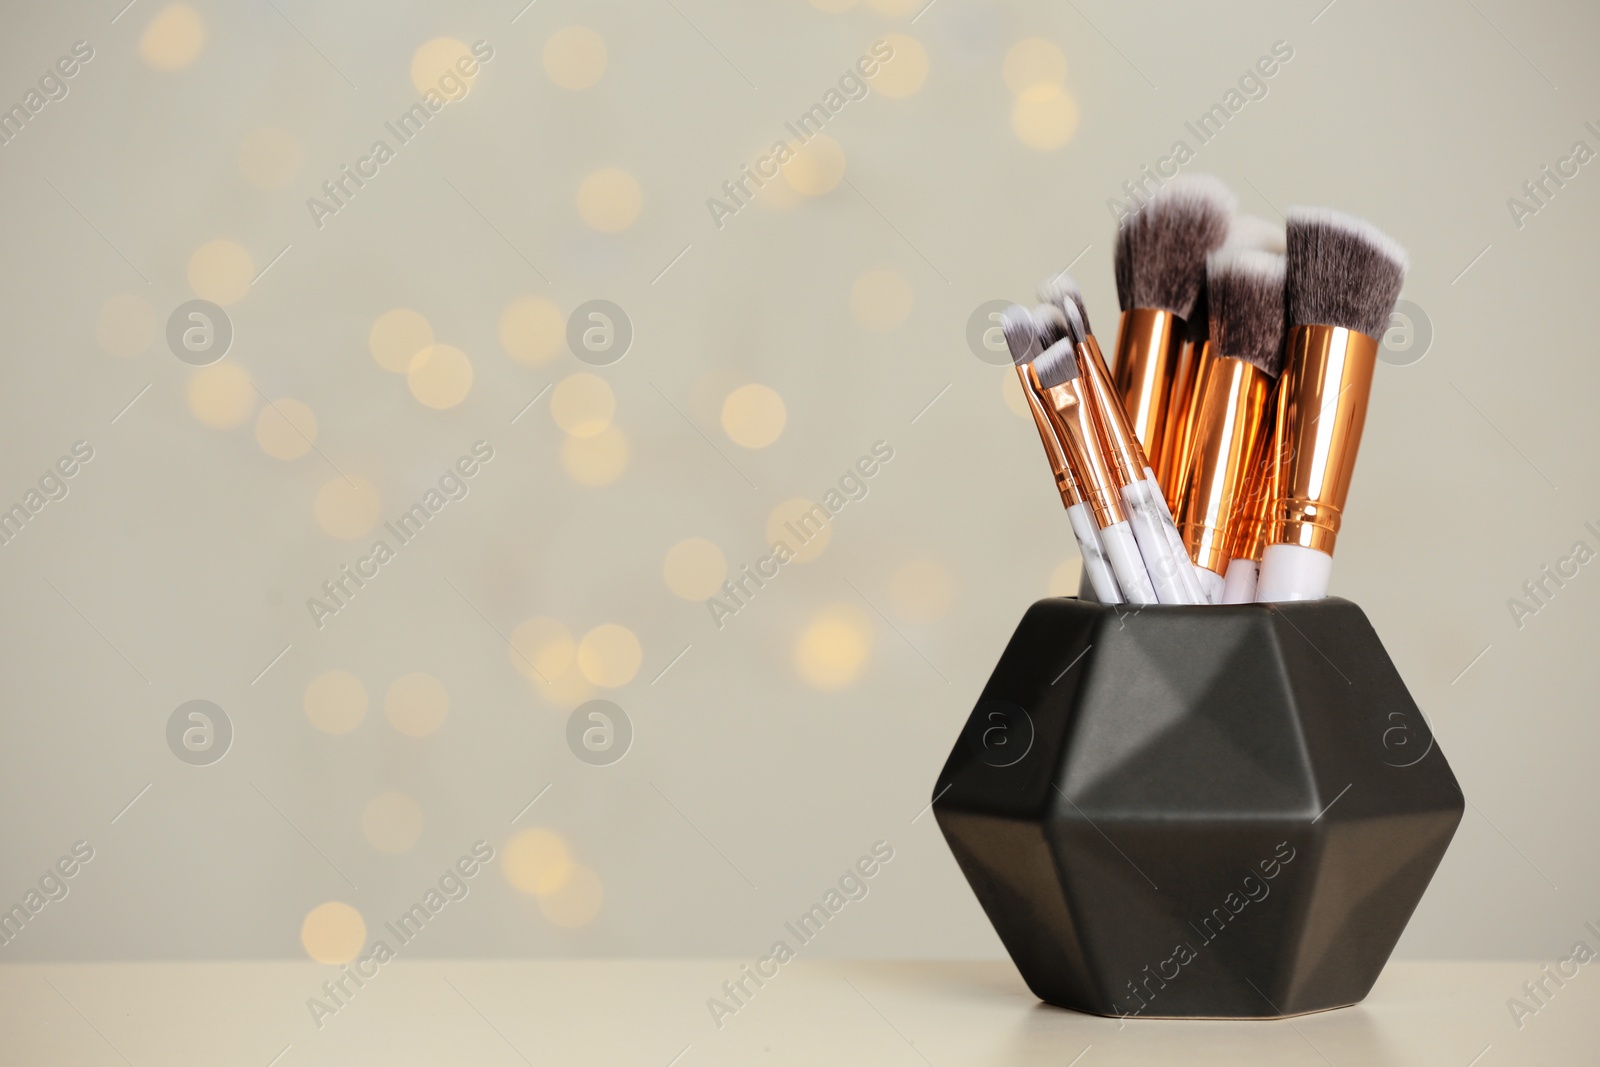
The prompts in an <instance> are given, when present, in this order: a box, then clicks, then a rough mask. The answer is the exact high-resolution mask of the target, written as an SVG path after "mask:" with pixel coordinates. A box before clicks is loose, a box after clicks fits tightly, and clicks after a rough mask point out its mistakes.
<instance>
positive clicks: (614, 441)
mask: <svg viewBox="0 0 1600 1067" xmlns="http://www.w3.org/2000/svg"><path fill="white" fill-rule="evenodd" d="M628 455H629V451H628V438H627V436H626V435H624V434H623V432H622V431H621V430H619V429H617V428H616V427H615V426H607V427H606V428H605V429H604V430H602V431H600V432H599V433H597V434H595V435H594V436H593V437H572V436H570V435H569V436H568V437H566V438H565V439H564V440H563V441H562V442H561V466H562V467H563V468H564V469H565V470H566V472H567V474H568V475H569V476H570V477H571V478H572V480H573V481H575V482H577V483H578V484H579V485H591V486H602V485H610V484H611V483H612V482H614V481H616V480H617V479H618V478H620V477H622V472H623V471H625V470H626V469H627V468H628Z"/></svg>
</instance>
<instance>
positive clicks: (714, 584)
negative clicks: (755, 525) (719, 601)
mask: <svg viewBox="0 0 1600 1067" xmlns="http://www.w3.org/2000/svg"><path fill="white" fill-rule="evenodd" d="M661 576H662V577H663V578H664V579H666V582H667V588H668V589H671V590H672V591H673V592H674V593H675V594H677V595H678V596H681V597H682V598H683V599H685V600H705V599H707V598H709V597H711V596H714V595H715V594H716V592H717V590H718V589H719V588H721V586H722V583H723V580H724V579H726V578H727V577H728V560H727V558H726V557H725V556H723V554H722V549H720V548H718V547H717V546H716V545H715V544H713V543H712V542H710V541H707V540H706V539H705V538H704V537H687V538H684V539H683V540H682V541H679V542H678V543H677V544H675V545H673V546H672V547H671V548H669V549H667V557H666V559H665V560H663V561H662V564H661Z"/></svg>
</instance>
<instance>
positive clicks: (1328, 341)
mask: <svg viewBox="0 0 1600 1067" xmlns="http://www.w3.org/2000/svg"><path fill="white" fill-rule="evenodd" d="M1405 272H1406V254H1405V250H1404V249H1402V248H1401V247H1400V246H1399V245H1398V244H1396V243H1395V242H1394V241H1393V240H1391V239H1390V238H1389V237H1388V236H1386V235H1385V234H1383V233H1382V232H1380V231H1379V230H1378V229H1377V228H1376V227H1374V226H1372V225H1371V224H1370V223H1367V222H1364V221H1363V220H1361V219H1358V218H1355V217H1353V216H1350V215H1345V214H1343V213H1341V212H1337V211H1331V210H1329V209H1327V208H1291V209H1290V210H1289V214H1288V257H1287V270H1286V274H1285V292H1286V299H1287V304H1288V311H1289V323H1290V328H1289V341H1288V365H1287V367H1286V369H1285V370H1284V373H1283V379H1282V381H1281V382H1280V384H1279V387H1278V408H1277V415H1276V418H1275V421H1274V426H1273V438H1274V441H1273V445H1274V453H1273V455H1274V463H1273V468H1272V482H1271V493H1272V502H1271V506H1270V510H1269V512H1268V516H1267V521H1266V525H1265V528H1264V531H1263V542H1264V544H1265V548H1264V549H1263V550H1262V555H1261V574H1260V577H1259V579H1258V584H1257V588H1256V599H1257V600H1258V601H1281V600H1316V599H1319V598H1321V597H1324V596H1326V595H1327V593H1328V577H1329V574H1330V573H1331V571H1332V569H1333V549H1334V543H1335V541H1336V539H1337V537H1338V534H1339V527H1340V525H1341V523H1342V521H1343V515H1344V505H1345V499H1346V497H1347V495H1348V494H1349V491H1350V477H1351V474H1352V473H1353V472H1354V470H1355V463H1356V452H1357V450H1358V449H1359V447H1360V445H1361V431H1362V428H1363V426H1364V424H1365V422H1366V415H1367V397H1368V394H1369V393H1370V392H1371V390H1372V374H1373V370H1374V368H1375V366H1376V363H1377V356H1378V338H1379V337H1381V336H1382V334H1383V331H1384V329H1385V328H1386V327H1387V325H1388V322H1389V316H1390V314H1391V313H1392V312H1393V311H1394V305H1395V301H1396V299H1398V298H1399V295H1400V286H1401V284H1402V283H1403V282H1404V281H1405Z"/></svg>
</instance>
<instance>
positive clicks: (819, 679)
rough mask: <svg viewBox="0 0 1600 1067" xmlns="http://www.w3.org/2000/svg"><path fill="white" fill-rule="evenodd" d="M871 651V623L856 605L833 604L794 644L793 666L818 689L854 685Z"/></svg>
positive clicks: (814, 620) (809, 625)
mask: <svg viewBox="0 0 1600 1067" xmlns="http://www.w3.org/2000/svg"><path fill="white" fill-rule="evenodd" d="M871 651H872V623H871V620H870V619H868V618H867V616H866V613H865V612H863V611H862V610H861V609H860V608H857V607H856V606H854V605H853V604H833V605H831V606H829V607H827V608H824V609H823V610H822V611H820V612H818V613H817V614H816V615H814V616H813V617H812V619H811V622H810V623H809V624H808V625H807V626H806V628H805V630H804V631H803V632H802V633H801V634H800V639H799V640H798V641H797V642H796V643H795V648H794V665H795V667H796V669H798V670H799V672H800V677H801V678H803V679H805V680H806V682H807V683H809V684H810V685H812V686H814V687H816V688H817V689H843V688H844V687H845V686H847V685H850V684H851V683H852V682H854V681H855V680H856V679H857V678H858V677H859V676H860V674H861V669H862V668H863V667H864V666H866V662H867V656H868V654H869V653H871Z"/></svg>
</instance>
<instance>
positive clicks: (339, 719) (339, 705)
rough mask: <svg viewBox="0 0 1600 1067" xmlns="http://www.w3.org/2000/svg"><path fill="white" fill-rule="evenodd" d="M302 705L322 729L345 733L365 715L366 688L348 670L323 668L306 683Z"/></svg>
mask: <svg viewBox="0 0 1600 1067" xmlns="http://www.w3.org/2000/svg"><path fill="white" fill-rule="evenodd" d="M301 706H302V707H303V708H304V709H305V713H306V718H308V719H310V720H311V725H312V726H315V727H316V728H317V729H319V730H321V731H322V732H323V733H325V734H335V735H338V734H347V733H349V732H350V731H352V730H354V729H355V728H356V727H357V726H360V725H361V720H362V719H364V718H366V717H367V688H366V686H364V685H362V684H361V679H360V678H357V677H356V676H355V675H353V674H351V673H350V672H349V671H339V670H332V671H323V672H322V673H321V674H319V675H317V676H316V677H315V678H313V679H311V681H310V682H309V683H307V685H306V693H305V698H304V700H303V701H302V703H301Z"/></svg>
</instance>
